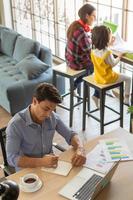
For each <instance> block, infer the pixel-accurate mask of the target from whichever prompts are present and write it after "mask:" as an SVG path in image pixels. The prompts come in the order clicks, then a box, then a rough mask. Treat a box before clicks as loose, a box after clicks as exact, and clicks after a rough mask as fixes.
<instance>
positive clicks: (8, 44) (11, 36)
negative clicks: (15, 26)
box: [0, 29, 18, 56]
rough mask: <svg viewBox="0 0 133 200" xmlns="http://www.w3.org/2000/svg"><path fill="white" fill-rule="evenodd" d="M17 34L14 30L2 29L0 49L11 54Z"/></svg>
mask: <svg viewBox="0 0 133 200" xmlns="http://www.w3.org/2000/svg"><path fill="white" fill-rule="evenodd" d="M17 36H18V33H16V32H15V31H12V30H8V29H2V31H1V45H0V51H1V52H2V53H4V54H6V55H8V56H12V55H13V50H14V46H15V42H16V39H17Z"/></svg>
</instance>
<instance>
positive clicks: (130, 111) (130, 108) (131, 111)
mask: <svg viewBox="0 0 133 200" xmlns="http://www.w3.org/2000/svg"><path fill="white" fill-rule="evenodd" d="M127 112H128V113H131V114H133V106H129V107H128V109H127Z"/></svg>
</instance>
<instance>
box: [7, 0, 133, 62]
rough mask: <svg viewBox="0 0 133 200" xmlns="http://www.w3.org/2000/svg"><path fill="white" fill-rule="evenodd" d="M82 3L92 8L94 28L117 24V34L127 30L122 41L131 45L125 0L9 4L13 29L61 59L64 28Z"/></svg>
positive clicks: (132, 12)
mask: <svg viewBox="0 0 133 200" xmlns="http://www.w3.org/2000/svg"><path fill="white" fill-rule="evenodd" d="M84 3H91V4H92V5H94V6H95V7H96V9H97V24H100V23H102V22H103V20H110V21H112V22H114V23H116V24H119V26H118V27H119V28H118V31H119V33H120V34H122V33H123V30H127V29H128V33H126V34H124V36H125V37H124V39H127V40H128V41H132V25H131V21H132V19H133V9H131V8H133V2H132V0H128V4H127V0H91V1H89V0H11V5H12V6H11V7H12V13H13V25H14V29H15V30H16V31H18V32H19V33H21V34H23V35H25V36H26V37H29V38H33V39H36V40H37V41H39V42H40V43H41V44H43V45H45V46H47V47H49V48H51V49H52V53H53V55H55V56H57V57H60V58H62V59H64V52H65V43H66V31H67V28H68V26H69V25H70V23H71V22H72V21H74V20H75V19H78V10H79V8H80V7H81V6H82V5H83V4H84ZM129 8H130V9H129ZM123 16H124V19H123ZM123 22H125V24H123ZM126 22H128V23H126ZM126 26H127V27H126ZM125 32H126V31H125Z"/></svg>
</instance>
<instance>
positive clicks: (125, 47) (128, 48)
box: [111, 33, 133, 53]
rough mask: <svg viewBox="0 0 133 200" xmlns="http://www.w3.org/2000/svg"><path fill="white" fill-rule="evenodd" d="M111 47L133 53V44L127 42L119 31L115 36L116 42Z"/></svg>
mask: <svg viewBox="0 0 133 200" xmlns="http://www.w3.org/2000/svg"><path fill="white" fill-rule="evenodd" d="M111 49H112V50H115V51H118V52H121V53H133V46H132V45H131V44H129V43H127V42H125V41H124V40H123V39H122V38H121V37H120V35H119V34H118V33H117V34H116V36H115V42H114V45H113V46H112V47H111Z"/></svg>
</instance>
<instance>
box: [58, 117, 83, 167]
mask: <svg viewBox="0 0 133 200" xmlns="http://www.w3.org/2000/svg"><path fill="white" fill-rule="evenodd" d="M55 116H56V120H57V126H56V131H57V132H58V133H59V134H60V135H62V136H63V137H64V138H65V139H66V142H67V143H68V144H69V145H72V146H73V148H74V150H75V154H74V156H73V157H72V164H73V165H74V166H82V165H83V164H84V163H85V161H86V155H85V150H84V147H83V144H82V142H81V140H80V139H79V137H78V135H77V134H76V133H75V132H74V131H72V130H71V129H70V128H69V127H67V126H66V125H65V124H64V122H63V121H62V120H61V119H60V117H59V116H58V115H57V114H55Z"/></svg>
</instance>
